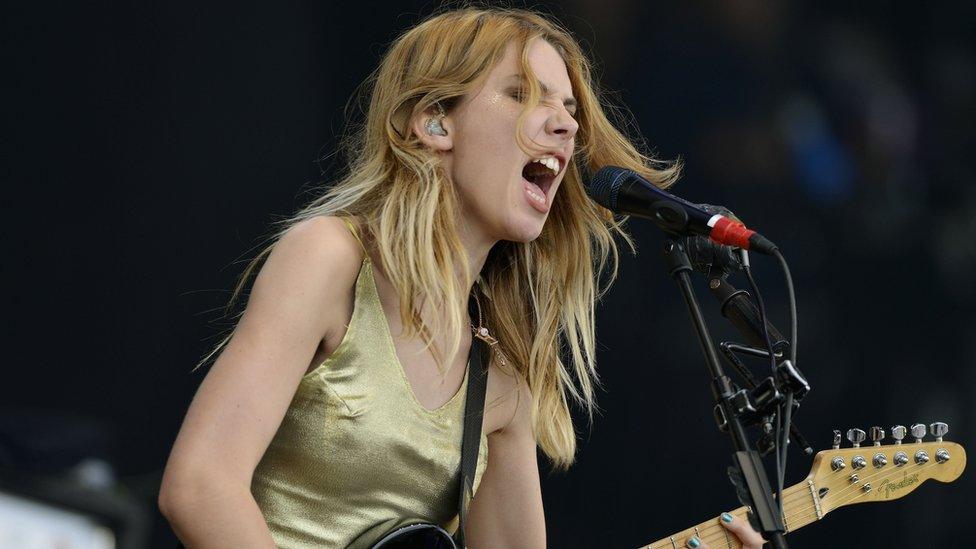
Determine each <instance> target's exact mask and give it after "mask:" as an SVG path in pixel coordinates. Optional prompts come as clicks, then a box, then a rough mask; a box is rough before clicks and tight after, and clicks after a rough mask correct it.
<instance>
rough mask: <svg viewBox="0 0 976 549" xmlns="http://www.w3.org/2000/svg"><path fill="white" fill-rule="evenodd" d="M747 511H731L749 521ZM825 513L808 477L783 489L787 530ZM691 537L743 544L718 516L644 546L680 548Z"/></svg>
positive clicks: (650, 548)
mask: <svg viewBox="0 0 976 549" xmlns="http://www.w3.org/2000/svg"><path fill="white" fill-rule="evenodd" d="M747 511H748V509H747V508H746V507H739V508H738V509H736V510H734V511H729V513H730V514H731V515H732V516H734V517H735V520H749V519H748V518H747V517H746V513H747ZM823 515H824V511H822V510H821V507H820V498H819V496H818V495H817V490H816V488H815V487H814V485H813V481H811V480H807V481H804V482H801V483H799V484H794V485H793V486H790V487H789V488H785V489H783V525H784V526H785V527H786V531H787V532H792V531H794V530H798V529H800V528H802V527H804V526H806V525H807V524H810V523H811V522H814V521H817V520H819V519H821V518H823ZM692 536H698V538H699V539H701V540H704V541H705V543H707V544H708V545H709V547H713V548H723V547H724V548H728V549H733V548H734V549H739V548H741V547H742V544H741V543H739V538H737V537H735V535H733V534H731V533H729V531H728V530H726V529H725V527H724V526H722V521H721V519H720V518H719V517H714V518H712V519H709V520H706V521H705V522H702V523H700V524H696V525H695V526H692V527H691V528H686V529H684V530H682V531H680V532H676V533H674V534H672V535H670V536H668V537H666V538H663V539H659V540H657V541H655V542H654V543H652V544H650V545H645V546H643V547H641V549H677V548H683V547H688V546H687V545H686V543H687V542H688V539H689V538H691V537H692Z"/></svg>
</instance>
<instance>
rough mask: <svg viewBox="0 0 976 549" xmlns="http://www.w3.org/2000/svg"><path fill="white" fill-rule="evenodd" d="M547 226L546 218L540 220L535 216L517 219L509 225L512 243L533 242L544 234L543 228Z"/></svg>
mask: <svg viewBox="0 0 976 549" xmlns="http://www.w3.org/2000/svg"><path fill="white" fill-rule="evenodd" d="M545 224H546V218H542V219H539V218H538V217H535V216H531V217H530V216H523V217H521V218H520V219H515V220H513V222H512V223H511V224H510V225H509V231H508V233H509V238H506V240H511V241H512V242H532V241H533V240H535V239H537V238H539V235H540V234H542V228H543V227H544V226H545Z"/></svg>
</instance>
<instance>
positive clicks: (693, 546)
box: [688, 538, 701, 549]
mask: <svg viewBox="0 0 976 549" xmlns="http://www.w3.org/2000/svg"><path fill="white" fill-rule="evenodd" d="M699 545H701V542H700V541H698V538H691V539H690V540H688V547H691V549H698V546H699Z"/></svg>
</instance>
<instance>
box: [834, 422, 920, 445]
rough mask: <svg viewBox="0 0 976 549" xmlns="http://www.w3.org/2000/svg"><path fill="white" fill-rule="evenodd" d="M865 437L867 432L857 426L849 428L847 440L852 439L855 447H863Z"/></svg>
mask: <svg viewBox="0 0 976 549" xmlns="http://www.w3.org/2000/svg"><path fill="white" fill-rule="evenodd" d="M922 427H923V428H924V427H925V426H924V425H923V426H922ZM864 437H865V433H864V431H862V430H860V429H857V428H855V429H848V430H847V440H849V441H851V444H853V445H854V447H855V448H860V447H861V443H862V442H864Z"/></svg>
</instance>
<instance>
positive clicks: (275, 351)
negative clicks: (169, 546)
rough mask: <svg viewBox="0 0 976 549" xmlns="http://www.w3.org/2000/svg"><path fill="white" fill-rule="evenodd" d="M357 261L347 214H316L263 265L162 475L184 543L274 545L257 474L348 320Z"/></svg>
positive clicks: (165, 505) (169, 513)
mask: <svg viewBox="0 0 976 549" xmlns="http://www.w3.org/2000/svg"><path fill="white" fill-rule="evenodd" d="M361 258H362V253H361V251H360V250H359V245H358V244H357V243H356V241H355V240H354V239H353V237H352V235H351V234H349V232H348V230H347V229H346V227H345V226H344V224H343V223H342V221H341V220H339V219H336V218H316V219H313V220H309V221H306V222H303V223H301V224H299V225H298V226H296V227H294V228H293V229H292V230H291V231H289V232H288V234H286V235H285V236H284V237H283V238H282V239H281V240H280V241H279V242H278V244H277V245H276V247H275V249H274V251H273V252H272V253H271V255H270V256H269V258H268V260H267V261H266V263H265V264H264V266H263V267H262V269H261V272H260V274H259V275H258V277H257V279H256V280H255V282H254V287H253V290H252V292H251V295H250V298H249V300H248V304H247V309H246V310H245V313H244V315H243V317H242V318H241V320H240V323H239V324H238V326H237V329H236V331H235V333H234V336H233V338H232V339H231V340H230V342H229V343H228V345H227V347H226V348H225V349H224V351H223V352H222V354H221V355H220V357H219V358H218V359H217V361H216V362H215V363H214V365H213V367H212V368H211V370H210V372H209V373H208V374H207V376H206V378H205V379H204V380H203V383H201V385H200V388H199V390H198V391H197V394H196V396H195V397H194V399H193V402H192V404H191V405H190V408H189V410H188V412H187V414H186V418H185V419H184V421H183V426H182V427H181V428H180V432H179V435H178V436H177V438H176V443H175V444H174V446H173V450H172V453H171V454H170V457H169V461H168V462H167V464H166V470H165V472H164V474H163V482H162V486H161V489H160V494H159V506H160V510H161V511H162V512H163V514H164V515H165V516H166V518H167V519H168V520H169V521H170V524H171V525H172V527H173V530H174V531H175V532H176V534H177V536H178V537H179V538H180V539H181V540H182V541H183V543H184V544H185V545H186V546H187V547H192V548H197V547H204V548H206V547H242V548H244V547H267V548H272V547H275V544H274V542H273V540H272V538H271V534H270V532H269V530H268V527H267V525H266V523H265V522H264V517H263V516H262V515H261V512H260V509H259V508H258V506H257V503H256V502H255V500H254V497H253V496H252V495H251V491H250V485H251V477H252V475H253V473H254V469H255V467H256V466H257V464H258V462H259V461H260V459H261V457H262V456H263V455H264V452H265V450H266V449H267V447H268V444H269V443H270V442H271V439H272V438H273V437H274V434H275V432H276V431H277V429H278V426H279V425H280V424H281V420H282V418H283V417H284V414H285V411H286V410H287V409H288V405H289V404H290V402H291V399H292V398H293V396H294V394H295V390H296V388H297V387H298V383H299V382H300V381H301V378H302V376H303V375H304V374H305V371H306V370H307V368H308V366H309V363H310V362H311V360H312V357H313V356H314V355H315V352H316V350H317V348H318V346H319V343H320V342H321V341H322V340H323V338H324V337H326V336H327V335H328V334H330V333H332V331H333V330H336V329H341V328H343V327H344V324H345V321H346V318H345V317H346V316H347V315H348V311H347V309H348V308H349V307H350V306H351V301H350V295H349V294H350V293H351V288H352V285H353V284H354V281H355V278H356V274H357V272H358V267H359V260H360V259H361Z"/></svg>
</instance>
